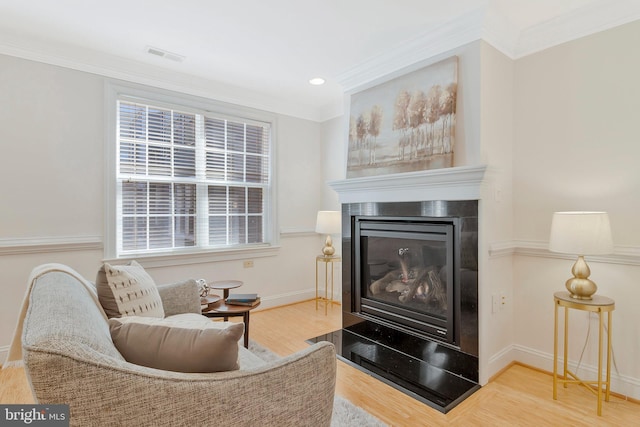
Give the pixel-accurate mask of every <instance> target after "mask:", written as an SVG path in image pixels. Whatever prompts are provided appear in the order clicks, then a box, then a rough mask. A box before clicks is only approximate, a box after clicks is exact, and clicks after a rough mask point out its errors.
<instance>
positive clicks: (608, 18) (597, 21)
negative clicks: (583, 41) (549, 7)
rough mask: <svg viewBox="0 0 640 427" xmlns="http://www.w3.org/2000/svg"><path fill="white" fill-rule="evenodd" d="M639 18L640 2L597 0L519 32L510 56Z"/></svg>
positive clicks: (533, 51)
mask: <svg viewBox="0 0 640 427" xmlns="http://www.w3.org/2000/svg"><path fill="white" fill-rule="evenodd" d="M638 19H640V2H638V1H637V0H618V1H615V2H612V1H607V0H599V1H596V2H593V3H590V4H587V5H585V6H583V7H580V8H578V9H575V10H573V11H571V12H568V13H565V14H564V15H561V16H558V17H556V18H554V19H551V20H549V21H546V22H543V23H541V24H538V25H535V26H533V27H529V28H526V29H524V30H522V31H521V32H520V37H519V40H518V42H517V44H516V47H515V50H514V52H513V55H512V58H513V59H518V58H522V57H525V56H527V55H531V54H533V53H536V52H539V51H541V50H544V49H547V48H550V47H553V46H557V45H559V44H562V43H566V42H568V41H571V40H576V39H579V38H581V37H585V36H588V35H591V34H595V33H599V32H601V31H605V30H608V29H611V28H615V27H618V26H620V25H624V24H627V23H629V22H633V21H636V20H638Z"/></svg>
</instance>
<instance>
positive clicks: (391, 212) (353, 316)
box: [310, 200, 480, 413]
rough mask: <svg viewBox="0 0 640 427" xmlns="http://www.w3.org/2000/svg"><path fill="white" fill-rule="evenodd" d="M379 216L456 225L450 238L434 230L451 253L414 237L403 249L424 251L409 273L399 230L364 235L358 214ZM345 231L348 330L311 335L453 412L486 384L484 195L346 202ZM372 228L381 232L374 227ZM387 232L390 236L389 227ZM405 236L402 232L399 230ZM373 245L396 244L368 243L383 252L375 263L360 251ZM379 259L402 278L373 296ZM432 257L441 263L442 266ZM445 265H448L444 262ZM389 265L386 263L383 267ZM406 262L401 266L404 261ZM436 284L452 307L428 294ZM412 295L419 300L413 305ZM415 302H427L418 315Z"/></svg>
mask: <svg viewBox="0 0 640 427" xmlns="http://www.w3.org/2000/svg"><path fill="white" fill-rule="evenodd" d="M376 218H383V219H384V221H382V222H385V221H390V222H391V223H392V224H397V223H399V224H403V223H407V222H408V223H410V224H414V223H415V222H421V221H424V222H425V223H427V224H428V226H427V227H426V228H430V227H431V225H433V224H434V223H435V224H436V225H440V224H442V223H444V224H450V226H448V227H449V228H450V229H451V230H453V231H452V232H451V233H449V234H447V236H448V237H443V238H439V237H437V233H436V235H435V236H436V237H435V240H438V239H440V240H442V241H446V242H447V243H446V244H447V245H450V244H452V245H453V251H452V254H453V255H452V256H447V257H446V261H442V260H443V259H445V256H444V255H442V254H439V255H433V243H432V242H431V241H429V238H425V237H422V236H419V237H418V238H417V240H416V239H414V238H412V237H410V238H409V240H407V242H408V243H407V244H406V245H402V246H403V247H402V248H401V249H400V252H401V255H404V253H403V252H404V251H406V250H407V248H410V251H413V252H414V253H417V252H420V255H419V256H418V258H420V260H419V262H418V264H419V266H418V267H416V268H414V270H415V271H416V272H415V273H413V275H411V274H410V273H409V272H408V271H407V268H404V267H405V264H404V263H403V262H401V261H399V262H398V263H396V262H394V261H393V259H392V258H394V257H395V256H397V252H398V249H396V248H395V246H394V245H395V244H396V243H397V238H396V237H397V236H395V235H392V238H391V239H386V240H385V239H377V240H376V239H373V238H371V237H370V236H361V235H360V232H359V227H360V226H359V225H357V224H358V222H359V220H361V219H364V220H366V221H369V220H372V221H374V223H375V221H377V220H376ZM374 228H375V227H374ZM392 228H396V226H395V225H394V226H393V227H392ZM409 228H411V227H409ZM418 229H419V228H418ZM342 230H343V232H342V254H343V269H342V329H340V330H337V331H334V332H332V333H330V334H326V335H322V336H319V337H316V338H313V339H311V340H310V341H311V342H317V341H323V340H324V341H330V342H333V343H334V344H335V346H336V350H337V352H338V356H339V358H340V359H341V360H343V361H345V362H347V363H349V364H351V365H353V366H355V367H356V368H358V369H361V370H363V371H364V372H367V373H368V374H370V375H372V376H374V377H376V378H378V379H380V380H382V381H383V382H385V383H387V384H389V385H391V386H393V387H395V388H396V389H398V390H400V391H402V392H404V393H406V394H407V395H409V396H411V397H413V398H415V399H418V400H420V401H422V402H424V403H426V404H427V405H429V406H431V407H433V408H435V409H438V410H439V411H441V412H443V413H447V412H448V411H449V410H451V409H452V408H454V407H455V406H456V405H457V404H459V403H460V402H462V401H463V400H464V399H465V398H466V397H468V396H469V395H471V394H472V393H473V392H474V391H476V390H477V389H479V388H480V386H479V384H478V379H479V374H478V274H477V273H478V265H477V259H478V243H477V233H478V202H477V201H476V200H470V201H425V202H402V203H377V202H376V203H351V204H343V205H342ZM444 234H446V233H443V235H444ZM372 235H374V236H377V234H375V233H372ZM381 235H382V236H385V234H384V233H382V234H381ZM403 235H405V233H404V231H403V232H402V233H400V234H399V236H403ZM367 239H369V240H368V241H367ZM423 239H427V241H425V240H423ZM436 243H437V242H436ZM368 244H369V245H378V246H385V245H387V246H394V247H389V248H387V249H386V252H385V248H377V249H376V248H374V249H369V250H368V251H369V252H370V254H371V255H369V256H370V257H373V256H379V255H380V254H382V255H383V260H382V261H381V260H376V261H375V262H372V260H370V259H369V260H368V259H367V255H363V253H362V252H365V251H367V249H363V247H364V248H366V246H367V245H368ZM412 245H413V246H412ZM405 246H406V247H405ZM424 248H426V249H424ZM425 253H426V255H425ZM443 253H444V252H443ZM385 256H386V258H384V257H385ZM434 257H435V258H437V259H438V261H437V262H436V261H433V260H431V261H426V259H427V258H434ZM401 258H402V257H401ZM414 258H416V255H415V254H414ZM383 261H384V262H383ZM356 262H358V263H361V264H362V263H364V264H368V265H365V266H364V267H363V266H362V265H356ZM381 263H382V264H383V267H382V268H383V272H382V274H383V275H384V274H385V273H387V271H388V273H387V276H389V277H390V276H393V275H394V274H395V275H397V276H398V279H397V280H395V281H394V282H393V283H391V284H390V285H388V287H387V290H389V291H392V292H388V293H384V292H382V293H377V294H376V295H371V292H370V291H369V288H371V286H372V284H374V283H375V284H374V287H375V289H378V288H380V285H378V284H377V283H376V278H377V277H374V275H373V274H371V275H370V274H369V271H370V270H371V265H372V264H381ZM414 264H415V260H414ZM431 264H438V267H437V269H435V268H434V267H433V266H431ZM440 264H444V267H441V265H440ZM386 265H388V267H387V268H386V270H385V267H384V266H386ZM401 265H402V267H403V268H400V266H401ZM445 267H446V268H445ZM364 270H366V272H363V271H364ZM425 270H429V271H434V272H436V273H439V274H435V273H433V272H432V273H430V276H429V278H430V281H427V279H426V277H427V275H426V274H422V273H419V271H425ZM417 276H419V277H422V278H424V283H425V284H424V286H420V287H419V288H416V286H413V287H410V286H408V285H407V284H410V283H411V281H409V280H406V279H405V278H408V277H417ZM438 277H439V278H440V279H438ZM432 279H433V280H435V281H433V280H432ZM378 282H379V280H378ZM415 282H417V280H415ZM415 282H414V283H415ZM435 285H437V286H435ZM383 288H384V286H383ZM420 288H423V289H420ZM430 288H443V289H445V292H446V295H445V296H443V297H442V299H443V300H444V302H443V303H441V304H442V305H443V306H444V307H445V308H446V310H444V309H440V308H439V306H436V305H434V304H432V303H431V302H429V300H428V298H429V297H431V298H432V299H433V296H432V295H430V294H427V293H426V290H429V289H430ZM409 289H410V290H411V292H409ZM389 295H390V296H389ZM398 295H399V296H400V297H398ZM394 298H395V299H394ZM408 298H412V300H411V301H415V302H414V303H412V304H409V301H408ZM398 299H399V301H398ZM400 301H404V302H403V303H401V302H400ZM419 304H423V305H422V306H421V305H419ZM412 305H413V306H418V307H425V308H424V309H418V312H417V314H416V315H413V314H411V313H410V311H411V310H412ZM371 307H373V308H371ZM385 307H388V308H389V311H390V314H387V313H385ZM370 308H371V309H370ZM407 310H408V311H407ZM378 314H380V315H378ZM414 318H415V319H414ZM416 319H417V320H416Z"/></svg>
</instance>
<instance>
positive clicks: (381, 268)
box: [351, 215, 460, 345]
mask: <svg viewBox="0 0 640 427" xmlns="http://www.w3.org/2000/svg"><path fill="white" fill-rule="evenodd" d="M352 222H353V224H352V230H353V245H352V250H353V266H354V268H352V270H351V276H352V283H353V287H354V292H353V297H354V298H353V299H354V301H353V304H354V307H353V308H354V309H353V311H354V312H356V313H360V314H361V315H363V316H366V317H368V318H371V319H372V320H376V321H379V322H381V323H391V324H393V325H397V326H399V327H402V328H407V329H409V330H411V331H413V332H415V333H417V334H425V335H428V336H430V337H433V338H434V339H437V340H442V341H444V342H446V343H449V344H454V345H455V344H456V343H457V342H458V340H459V333H457V331H456V326H457V323H458V322H454V314H455V313H458V312H459V310H457V309H456V306H457V305H458V302H459V299H458V300H454V295H458V294H459V291H457V289H458V288H459V274H454V271H453V267H454V265H455V262H454V255H455V252H456V248H457V247H458V246H459V243H458V241H459V240H460V239H459V232H457V230H459V228H460V227H459V222H460V221H459V219H458V218H448V219H441V218H432V217H397V216H394V217H389V216H372V217H370V216H360V215H356V216H353V217H352Z"/></svg>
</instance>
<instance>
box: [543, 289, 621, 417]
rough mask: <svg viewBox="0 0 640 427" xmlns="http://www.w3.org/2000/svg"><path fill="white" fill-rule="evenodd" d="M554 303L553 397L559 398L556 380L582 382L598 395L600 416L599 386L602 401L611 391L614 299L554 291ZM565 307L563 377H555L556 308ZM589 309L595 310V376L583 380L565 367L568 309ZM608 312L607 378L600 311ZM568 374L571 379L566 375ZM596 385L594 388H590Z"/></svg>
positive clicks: (556, 365) (559, 381) (556, 361)
mask: <svg viewBox="0 0 640 427" xmlns="http://www.w3.org/2000/svg"><path fill="white" fill-rule="evenodd" d="M553 300H554V304H555V310H554V332H553V399H554V400H557V399H558V392H557V389H558V383H562V384H563V385H564V387H567V384H582V385H583V386H585V387H586V388H587V389H588V390H590V391H592V392H593V393H595V394H596V396H598V415H602V386H603V385H604V387H605V392H604V400H605V401H607V402H608V401H609V392H610V391H611V313H612V312H613V310H614V309H615V307H616V305H615V302H614V301H613V300H612V299H611V298H607V297H605V296H602V295H594V296H593V299H590V300H581V299H575V298H571V295H570V294H569V292H566V291H563V292H556V293H555V294H553ZM560 307H564V347H563V350H564V359H563V364H564V367H563V368H564V369H563V373H562V378H558V309H559V308H560ZM570 308H571V309H574V310H582V311H589V312H593V313H598V323H599V328H598V379H597V380H590V381H589V380H582V379H580V378H578V376H577V375H576V374H574V373H573V372H571V371H570V370H569V368H568V343H569V309H570ZM604 313H607V330H606V334H607V372H606V379H605V380H604V381H603V380H602V336H603V334H604V331H605V329H604V319H603V317H602V316H603V314H604ZM569 377H570V378H569ZM593 385H595V386H597V389H596V390H594V389H593V387H590V386H593Z"/></svg>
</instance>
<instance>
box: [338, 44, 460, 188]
mask: <svg viewBox="0 0 640 427" xmlns="http://www.w3.org/2000/svg"><path fill="white" fill-rule="evenodd" d="M457 92H458V58H457V57H455V56H454V57H451V58H448V59H445V60H443V61H440V62H438V63H435V64H432V65H429V66H427V67H425V68H421V69H419V70H416V71H413V72H411V73H408V74H405V75H403V76H400V77H397V78H394V79H392V80H389V81H387V82H384V83H381V84H379V85H377V86H374V87H372V88H369V89H366V90H364V91H361V92H358V93H354V94H352V95H351V105H350V110H349V144H348V150H347V178H355V177H362V176H372V175H384V174H390V173H400V172H413V171H419V170H427V169H438V168H446V167H451V166H453V151H454V145H455V122H456V97H457Z"/></svg>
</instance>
